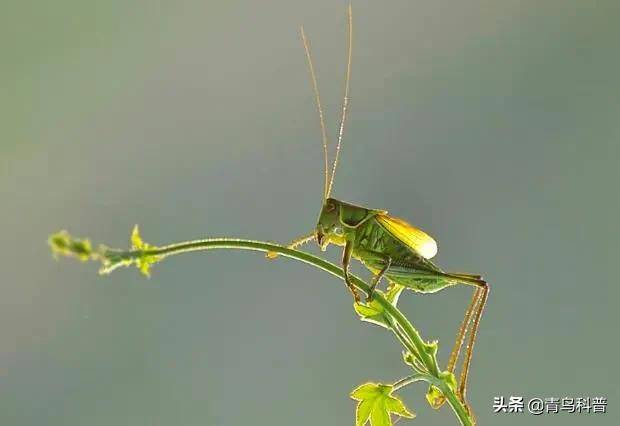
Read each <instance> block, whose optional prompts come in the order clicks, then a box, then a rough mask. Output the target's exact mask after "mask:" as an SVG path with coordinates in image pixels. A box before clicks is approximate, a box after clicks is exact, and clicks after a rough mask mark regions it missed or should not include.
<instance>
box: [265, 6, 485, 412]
mask: <svg viewBox="0 0 620 426" xmlns="http://www.w3.org/2000/svg"><path fill="white" fill-rule="evenodd" d="M352 35H353V25H352V13H351V6H349V9H348V54H347V55H348V60H347V69H346V76H345V90H344V99H343V104H342V116H341V120H340V128H339V132H338V143H337V145H336V153H335V158H334V161H333V163H332V167H331V173H330V170H329V167H328V163H329V162H328V153H327V146H328V139H327V131H326V127H325V122H324V119H323V110H322V107H321V100H320V96H319V90H318V84H317V79H316V74H315V71H314V66H313V63H312V57H311V55H310V48H309V44H308V40H307V39H306V36H305V33H304V31H303V27H302V28H301V38H302V41H303V45H304V50H305V53H306V58H307V61H308V67H309V70H310V77H311V79H312V87H313V91H314V96H315V98H316V106H317V109H318V114H319V119H320V125H321V135H322V141H323V154H324V159H325V168H324V177H325V179H324V188H323V206H322V208H321V212H320V214H319V219H318V222H317V225H316V227H315V229H314V231H313V232H312V233H310V234H308V235H306V236H303V237H301V238H298V239H296V240H294V241H293V242H292V243H290V245H289V246H288V247H289V248H296V247H298V246H300V245H302V244H305V243H307V242H309V241H312V240H315V241H316V242H317V243H318V245H319V247H320V248H321V250H322V251H325V250H326V248H327V246H328V245H329V244H335V245H337V246H342V247H344V249H343V252H342V267H343V270H344V277H345V283H346V285H347V287H348V288H349V290H350V291H351V294H352V295H353V298H354V300H355V303H360V296H359V294H358V291H357V289H356V288H355V286H354V285H353V282H352V281H351V279H350V276H349V264H350V261H351V259H352V258H353V259H357V260H359V261H360V262H361V263H362V264H363V265H364V266H366V267H367V268H368V269H369V270H370V271H371V272H372V273H373V274H374V276H373V278H372V280H371V289H370V291H369V293H368V295H367V301H370V300H372V296H373V292H374V290H375V288H376V287H377V285H378V284H379V281H381V279H382V278H385V279H386V280H387V281H388V282H389V283H390V285H391V286H394V285H399V286H403V287H405V288H408V289H411V290H413V291H415V292H419V293H435V292H437V291H439V290H442V289H444V288H446V287H450V286H453V285H457V284H466V285H470V286H473V287H475V291H474V294H473V297H472V300H471V303H470V305H469V307H468V309H467V311H466V313H465V317H464V319H463V322H462V324H461V326H460V329H459V332H458V334H457V338H456V342H455V345H454V348H453V350H452V353H451V355H450V359H449V361H448V370H449V371H450V372H454V370H455V367H456V361H457V359H458V356H459V353H460V350H461V347H462V345H463V343H464V340H465V335H466V333H467V330H468V327H469V324H470V322H472V318H473V324H472V329H471V332H470V335H469V341H468V343H467V346H466V348H467V349H466V354H465V359H464V361H463V367H462V369H461V376H460V380H459V388H458V394H459V396H460V398H461V399H462V400H463V402H464V403H465V404H466V405H467V402H466V399H465V392H466V387H467V377H468V372H469V366H470V363H471V357H472V351H473V346H474V342H475V340H476V333H477V330H478V325H479V323H480V318H481V316H482V312H483V309H484V306H485V303H486V301H487V297H488V294H489V286H488V284H487V283H486V282H485V281H483V280H482V277H481V276H480V275H472V274H462V273H447V272H444V271H443V270H441V269H440V268H439V267H438V266H437V265H435V264H434V263H433V262H432V261H431V259H432V258H433V257H434V256H435V254H437V243H436V242H435V240H434V239H433V238H432V237H430V236H429V235H428V234H426V233H425V232H423V231H422V230H420V229H418V228H415V227H414V226H412V225H410V224H409V223H407V222H406V221H404V220H402V219H399V218H395V217H392V216H390V215H389V214H388V213H387V211H384V210H376V209H370V208H366V207H361V206H357V205H353V204H350V203H345V202H343V201H339V200H337V199H334V198H331V197H330V194H331V190H332V186H333V183H334V176H335V174H336V168H337V166H338V157H339V154H340V147H341V145H342V136H343V131H344V124H345V120H346V116H347V107H348V102H349V86H350V78H351V50H352ZM268 256H269V257H270V258H274V257H276V254H274V253H270V254H269V255H268Z"/></svg>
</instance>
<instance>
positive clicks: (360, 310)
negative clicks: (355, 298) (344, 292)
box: [353, 286, 402, 330]
mask: <svg viewBox="0 0 620 426" xmlns="http://www.w3.org/2000/svg"><path fill="white" fill-rule="evenodd" d="M399 287H400V286H399ZM401 291H402V289H395V290H393V291H392V293H391V294H389V293H388V294H384V293H383V292H381V291H379V290H376V291H375V293H376V294H379V295H381V296H383V297H384V298H386V299H388V301H390V303H392V300H398V296H399V295H400V292H401ZM390 298H391V299H392V300H390ZM353 307H354V309H355V312H357V314H358V315H359V316H360V319H361V320H362V321H366V322H369V323H372V324H376V325H379V326H381V327H384V328H387V329H388V330H389V329H391V328H392V317H391V316H390V315H389V314H388V313H386V312H385V309H383V306H381V304H380V303H379V302H378V301H377V299H376V298H374V299H373V300H372V301H371V302H370V303H361V302H356V303H355V304H354V305H353Z"/></svg>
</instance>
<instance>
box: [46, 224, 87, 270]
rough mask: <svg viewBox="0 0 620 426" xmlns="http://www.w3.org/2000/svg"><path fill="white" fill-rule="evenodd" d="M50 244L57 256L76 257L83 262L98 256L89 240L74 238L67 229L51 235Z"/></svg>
mask: <svg viewBox="0 0 620 426" xmlns="http://www.w3.org/2000/svg"><path fill="white" fill-rule="evenodd" d="M48 244H49V245H50V247H51V249H52V254H53V255H54V257H56V258H57V257H58V256H67V257H76V258H78V259H80V260H81V261H82V262H86V261H88V260H90V259H91V258H92V259H94V258H96V253H94V252H93V248H92V245H91V244H90V241H89V240H86V239H82V240H80V239H76V238H73V237H71V235H69V233H68V232H67V231H60V232H57V233H55V234H53V235H51V236H50V237H49V239H48Z"/></svg>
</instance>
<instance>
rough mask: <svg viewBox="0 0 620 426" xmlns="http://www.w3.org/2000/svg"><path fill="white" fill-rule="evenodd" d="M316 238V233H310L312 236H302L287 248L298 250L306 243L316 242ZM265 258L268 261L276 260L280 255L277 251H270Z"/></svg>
mask: <svg viewBox="0 0 620 426" xmlns="http://www.w3.org/2000/svg"><path fill="white" fill-rule="evenodd" d="M315 237H316V236H315V234H314V232H312V233H310V234H307V235H304V236H302V237H299V238H296V239H294V240H293V241H291V242H290V243H289V245H287V246H286V248H289V249H296V248H297V247H299V246H301V245H304V244H306V243H308V242H310V241H312V240H314V239H315ZM265 257H266V258H267V259H275V258H276V257H278V253H276V252H275V251H268V252H267V253H266V254H265Z"/></svg>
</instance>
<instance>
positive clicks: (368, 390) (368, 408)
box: [351, 382, 415, 426]
mask: <svg viewBox="0 0 620 426" xmlns="http://www.w3.org/2000/svg"><path fill="white" fill-rule="evenodd" d="M392 390H393V387H392V386H391V385H382V384H378V383H370V382H369V383H364V384H363V385H361V386H359V387H358V388H356V389H355V390H354V391H353V392H351V398H352V399H354V400H356V401H359V403H358V404H357V408H356V410H355V424H356V426H364V425H365V424H366V423H367V422H368V421H369V420H370V425H371V426H392V419H391V417H390V414H394V415H397V416H400V417H406V418H410V419H412V418H414V417H415V414H413V413H411V412H410V411H409V410H407V407H405V404H404V403H403V402H402V401H401V400H400V398H398V397H396V396H393V395H392Z"/></svg>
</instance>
